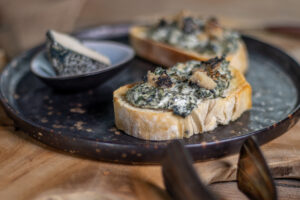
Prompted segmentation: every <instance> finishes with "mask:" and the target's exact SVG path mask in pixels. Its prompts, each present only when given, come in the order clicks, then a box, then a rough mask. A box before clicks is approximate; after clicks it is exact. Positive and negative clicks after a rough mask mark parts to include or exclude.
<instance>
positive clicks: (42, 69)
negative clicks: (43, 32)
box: [30, 41, 134, 92]
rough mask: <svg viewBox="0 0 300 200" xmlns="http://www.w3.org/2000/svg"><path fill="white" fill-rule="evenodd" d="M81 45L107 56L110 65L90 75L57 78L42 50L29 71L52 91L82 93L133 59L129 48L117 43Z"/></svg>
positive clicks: (92, 42)
mask: <svg viewBox="0 0 300 200" xmlns="http://www.w3.org/2000/svg"><path fill="white" fill-rule="evenodd" d="M83 44H84V45H85V46H87V47H89V48H91V49H93V50H95V51H97V52H99V53H101V54H103V55H105V56H107V57H108V58H109V59H110V61H111V65H110V66H109V67H106V68H103V69H101V70H99V71H96V72H92V73H87V74H82V75H74V76H57V75H56V73H55V71H54V69H53V67H52V66H51V63H50V61H49V60H48V58H47V56H46V50H45V49H44V50H42V51H40V52H38V53H37V54H36V56H34V57H33V59H32V61H31V66H30V69H31V71H32V72H33V74H35V75H36V76H37V77H38V78H40V79H41V80H42V81H43V82H45V83H46V84H47V85H49V86H51V87H52V88H54V89H57V90H62V91H70V92H73V91H82V90H86V89H90V88H94V87H96V86H98V85H100V84H101V83H103V82H105V81H106V80H108V79H110V78H112V77H113V76H115V75H116V74H117V73H118V72H120V71H121V70H122V69H124V68H125V67H126V66H128V64H129V61H130V60H132V58H133V57H134V51H133V49H132V48H131V47H129V46H127V45H124V44H120V43H117V42H111V41H85V42H83Z"/></svg>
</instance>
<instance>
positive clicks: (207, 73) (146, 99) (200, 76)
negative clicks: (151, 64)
mask: <svg viewBox="0 0 300 200" xmlns="http://www.w3.org/2000/svg"><path fill="white" fill-rule="evenodd" d="M228 65H229V62H228V61H226V60H225V59H224V57H221V58H218V57H216V58H213V59H210V60H208V61H205V62H201V61H189V62H186V63H178V64H176V65H175V66H173V67H172V68H169V69H164V68H161V67H157V68H156V69H155V70H154V71H153V72H150V71H149V72H148V74H147V77H146V78H145V80H144V81H143V82H142V83H139V84H136V85H135V86H134V87H132V88H130V89H129V90H128V91H127V93H126V96H125V98H126V100H127V102H129V103H130V104H131V105H133V106H135V107H139V108H150V109H160V110H169V111H173V113H174V114H176V115H179V116H182V117H186V116H187V115H189V114H190V113H191V112H192V110H193V109H194V108H196V107H197V105H198V104H199V103H200V102H201V101H203V100H205V99H213V98H217V97H223V94H224V91H225V90H226V89H227V88H228V87H229V85H230V80H231V78H232V76H231V73H230V70H229V69H228ZM203 81H204V82H203ZM208 88H209V89H208Z"/></svg>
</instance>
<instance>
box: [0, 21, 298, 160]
mask: <svg viewBox="0 0 300 200" xmlns="http://www.w3.org/2000/svg"><path fill="white" fill-rule="evenodd" d="M127 33H128V26H127V25H114V26H102V27H97V28H92V29H88V30H84V31H82V32H79V33H77V36H78V37H79V38H85V39H90V40H92V39H109V40H114V41H119V42H123V43H127V44H128V36H127ZM244 41H245V42H246V45H247V48H248V51H249V58H250V69H249V71H248V73H247V79H248V81H249V82H250V83H251V85H252V88H253V108H252V110H251V111H248V112H246V113H244V114H243V115H242V117H241V118H239V119H238V120H237V121H235V122H232V123H230V124H229V125H227V126H219V127H218V128H217V129H215V130H214V131H211V132H208V133H204V134H200V135H195V136H193V137H191V138H189V139H184V140H183V141H184V144H185V146H186V147H187V148H188V150H189V151H190V152H191V154H192V156H193V158H194V159H195V160H197V161H199V160H207V159H213V158H218V157H222V156H225V155H229V154H232V153H235V152H237V151H238V150H239V148H240V146H241V144H242V142H243V141H244V140H245V139H246V138H247V137H249V136H250V135H255V136H256V138H257V140H258V142H259V143H260V144H263V143H266V142H268V141H270V140H272V139H274V138H276V137H278V136H279V135H281V134H283V133H284V132H286V131H287V130H288V129H289V128H291V127H292V126H293V125H294V124H295V123H296V121H297V120H298V118H299V113H300V112H299V102H300V67H299V64H297V62H295V61H294V60H293V59H292V58H291V57H289V56H288V55H286V54H285V53H284V52H282V51H280V50H278V49H276V48H274V47H272V46H270V45H268V44H265V43H263V42H260V41H257V40H255V39H252V38H249V37H244ZM42 48H43V46H40V47H36V48H34V49H32V50H29V51H27V52H25V53H24V54H22V55H20V56H19V57H17V58H15V59H14V60H13V61H12V62H11V63H10V64H9V65H8V66H7V67H6V68H5V70H4V71H3V73H2V75H1V79H0V99H1V102H2V104H3V105H4V108H5V109H6V111H7V113H8V114H9V116H10V117H11V118H12V119H13V120H14V121H15V123H16V126H18V127H20V128H21V129H23V130H25V131H26V133H27V134H29V135H30V136H32V137H33V138H35V139H37V140H39V141H41V142H43V143H45V144H47V145H50V146H52V147H54V148H57V149H60V150H63V151H67V152H70V153H74V154H79V155H81V156H85V157H89V158H92V159H98V160H104V161H114V162H122V163H144V164H145V163H158V162H160V160H161V158H162V156H163V152H164V149H165V148H166V145H167V144H168V141H161V142H153V141H145V140H140V139H137V138H134V137H131V136H128V135H126V134H124V133H123V132H121V131H118V130H117V129H116V128H115V127H114V114H113V105H112V92H113V91H114V90H115V89H117V88H118V87H120V86H121V85H124V84H127V83H131V82H135V81H137V80H140V79H141V77H142V76H143V75H144V74H145V73H146V71H147V70H149V69H151V68H153V67H154V66H155V65H154V64H152V63H150V62H147V61H145V60H143V59H140V58H138V57H136V58H135V59H134V60H133V61H132V63H131V64H130V66H129V67H127V68H126V69H124V70H123V71H121V72H120V73H119V74H118V75H116V76H114V77H113V78H112V79H110V80H109V81H107V82H106V83H104V84H103V85H101V86H99V87H98V88H96V89H93V90H89V91H86V92H81V93H77V94H63V93H57V92H55V91H54V90H53V89H51V88H49V87H48V86H46V85H45V84H43V83H42V82H41V81H40V80H39V79H37V78H36V77H35V76H34V75H33V74H32V73H31V72H30V69H29V68H30V66H29V64H30V60H31V58H32V57H33V56H34V55H35V54H36V53H37V52H38V51H39V50H41V49H42Z"/></svg>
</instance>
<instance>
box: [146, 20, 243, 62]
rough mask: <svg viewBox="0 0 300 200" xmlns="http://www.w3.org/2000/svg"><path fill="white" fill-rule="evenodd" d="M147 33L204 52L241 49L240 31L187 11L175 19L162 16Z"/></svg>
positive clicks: (172, 43) (153, 37)
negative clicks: (189, 13)
mask: <svg viewBox="0 0 300 200" xmlns="http://www.w3.org/2000/svg"><path fill="white" fill-rule="evenodd" d="M147 37H148V38H150V39H152V40H155V41H159V42H163V43H167V44H169V45H172V46H175V47H179V48H182V49H186V50H191V51H194V52H197V53H201V54H207V55H212V56H222V55H225V54H228V53H234V52H235V51H236V50H237V49H238V41H239V40H240V35H239V34H238V33H237V32H234V31H232V30H229V29H225V28H223V27H221V26H220V25H219V23H218V21H217V20H216V19H215V18H210V19H201V18H195V17H191V16H188V15H180V16H177V17H176V18H175V19H174V20H172V21H170V20H169V21H167V20H165V19H161V20H160V21H159V23H158V24H155V25H153V26H151V27H150V28H149V31H148V33H147Z"/></svg>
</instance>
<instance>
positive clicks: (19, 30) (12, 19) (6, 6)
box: [0, 0, 85, 58]
mask: <svg viewBox="0 0 300 200" xmlns="http://www.w3.org/2000/svg"><path fill="white" fill-rule="evenodd" d="M84 3H85V0H54V1H49V0H26V1H20V0H0V9H1V10H0V15H1V16H0V46H1V47H2V48H4V49H5V51H6V52H7V55H8V56H9V57H10V58H11V57H12V56H15V55H16V54H18V53H20V52H21V51H23V50H25V49H28V48H30V47H32V46H33V45H36V44H38V43H40V42H41V41H43V40H45V32H46V31H47V30H48V29H50V28H53V29H56V30H60V31H63V32H70V31H72V30H73V29H74V25H75V22H76V21H77V18H78V16H79V14H80V10H81V8H82V7H83V5H84Z"/></svg>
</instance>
